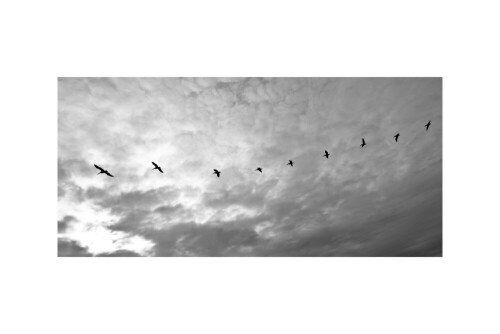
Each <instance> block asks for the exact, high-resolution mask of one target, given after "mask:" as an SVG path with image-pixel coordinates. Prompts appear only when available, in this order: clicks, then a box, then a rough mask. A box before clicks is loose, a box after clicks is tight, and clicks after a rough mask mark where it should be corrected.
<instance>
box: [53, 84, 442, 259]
mask: <svg viewBox="0 0 500 334" xmlns="http://www.w3.org/2000/svg"><path fill="white" fill-rule="evenodd" d="M59 86H60V87H59V88H60V100H59V101H60V106H59V108H60V111H59V115H60V117H59V134H60V136H59V152H60V157H59V158H60V159H59V160H58V167H59V184H58V189H59V197H60V201H62V202H63V203H65V206H64V207H65V208H67V207H72V206H78V205H79V203H85V204H88V205H89V206H90V207H92V208H94V209H95V210H98V211H102V212H109V213H110V214H112V215H115V216H116V218H115V223H113V224H111V225H110V224H109V223H108V222H104V221H103V224H105V225H106V227H107V228H109V229H110V230H112V231H121V232H126V233H130V235H136V236H140V237H143V238H145V239H147V240H151V241H153V242H154V243H155V246H153V249H152V252H153V253H154V254H155V255H157V256H182V255H184V256H248V255H257V256H440V255H441V254H442V249H441V248H442V223H441V221H442V190H441V189H442V113H441V107H442V82H441V79H439V78H341V79H330V78H180V79H177V78H169V79H157V78H146V79H144V78H137V79H116V78H109V79H106V78H102V79H101V78H96V79H78V78H77V79H61V80H60V85H59ZM429 120H432V125H431V127H430V129H429V131H425V128H424V124H425V123H427V121H429ZM398 132H399V133H401V137H400V138H399V141H398V143H395V142H394V139H393V138H392V136H393V135H394V134H396V133H398ZM362 137H364V138H365V139H366V142H367V146H366V147H364V148H360V147H359V144H361V138H362ZM325 149H327V150H328V151H329V152H330V154H331V157H330V159H328V160H327V159H325V158H323V157H322V155H323V152H324V150H325ZM288 159H292V160H293V161H294V162H295V164H294V167H290V166H286V163H287V162H288ZM150 160H154V161H157V162H159V163H160V165H161V166H162V168H163V169H164V171H165V174H160V173H157V172H154V173H152V172H151V170H150V168H151V165H150ZM93 161H100V163H102V164H103V165H104V166H109V168H110V169H111V168H112V172H116V175H117V177H116V178H115V179H113V180H110V179H106V178H96V176H95V175H93V174H94V173H95V172H96V171H95V170H93V167H92V163H93ZM256 167H262V168H263V170H264V173H262V174H260V173H258V172H255V168H256ZM213 168H220V169H221V170H222V175H221V177H220V178H217V177H214V176H213V175H211V173H212V169H213ZM95 174H97V173H95ZM68 215H74V216H76V217H77V218H78V216H77V213H73V212H66V211H65V212H61V217H64V216H68ZM110 253H111V252H110Z"/></svg>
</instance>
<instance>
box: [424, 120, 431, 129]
mask: <svg viewBox="0 0 500 334" xmlns="http://www.w3.org/2000/svg"><path fill="white" fill-rule="evenodd" d="M429 126H431V121H429V123H427V124H425V131H427V130H429Z"/></svg>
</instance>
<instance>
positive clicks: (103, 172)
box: [94, 164, 114, 177]
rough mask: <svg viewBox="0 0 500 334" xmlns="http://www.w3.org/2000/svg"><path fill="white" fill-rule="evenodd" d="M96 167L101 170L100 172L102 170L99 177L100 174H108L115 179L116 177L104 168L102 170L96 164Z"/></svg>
mask: <svg viewBox="0 0 500 334" xmlns="http://www.w3.org/2000/svg"><path fill="white" fill-rule="evenodd" d="M94 166H95V168H97V169H99V170H100V172H99V173H97V175H99V174H106V175H108V176H111V177H114V176H113V175H111V174H110V173H109V172H108V171H107V170H104V168H101V167H99V166H97V165H96V164H94Z"/></svg>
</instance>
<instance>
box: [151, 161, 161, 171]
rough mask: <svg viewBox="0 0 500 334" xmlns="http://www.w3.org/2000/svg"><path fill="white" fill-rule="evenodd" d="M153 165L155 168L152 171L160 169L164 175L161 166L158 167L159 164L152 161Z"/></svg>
mask: <svg viewBox="0 0 500 334" xmlns="http://www.w3.org/2000/svg"><path fill="white" fill-rule="evenodd" d="M151 163H152V164H153V165H154V166H155V168H153V169H152V170H155V169H158V170H159V171H160V172H161V173H163V171H162V170H161V167H160V166H158V165H157V164H155V163H154V162H153V161H151Z"/></svg>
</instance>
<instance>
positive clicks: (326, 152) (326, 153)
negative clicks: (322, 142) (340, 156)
mask: <svg viewBox="0 0 500 334" xmlns="http://www.w3.org/2000/svg"><path fill="white" fill-rule="evenodd" d="M323 156H324V157H326V158H327V159H328V157H329V156H330V153H328V151H327V150H325V154H323Z"/></svg>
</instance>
